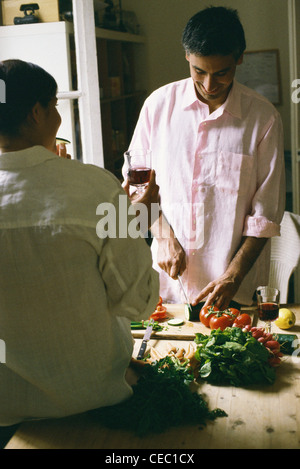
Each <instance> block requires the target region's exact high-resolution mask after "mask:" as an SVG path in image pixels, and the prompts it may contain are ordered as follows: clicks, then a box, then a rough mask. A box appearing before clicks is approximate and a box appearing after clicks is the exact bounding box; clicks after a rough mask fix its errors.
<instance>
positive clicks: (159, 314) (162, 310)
mask: <svg viewBox="0 0 300 469" xmlns="http://www.w3.org/2000/svg"><path fill="white" fill-rule="evenodd" d="M166 313H167V308H166V307H165V306H162V305H157V306H156V310H155V311H154V313H152V314H151V316H150V318H149V319H154V321H159V320H162V319H166V318H167V317H168V315H167V314H166Z"/></svg>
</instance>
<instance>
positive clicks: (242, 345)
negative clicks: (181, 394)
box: [195, 327, 276, 387]
mask: <svg viewBox="0 0 300 469" xmlns="http://www.w3.org/2000/svg"><path fill="white" fill-rule="evenodd" d="M195 342H196V344H197V345H198V346H197V350H196V352H195V358H196V359H197V360H198V361H199V376H200V378H202V379H205V380H206V381H208V382H210V383H212V384H231V385H233V386H241V387H243V386H248V385H251V384H273V383H274V381H275V378H276V374H275V370H274V368H272V367H271V366H270V364H269V359H270V353H269V351H268V350H267V348H266V347H264V345H263V344H261V343H260V342H258V340H256V339H255V338H254V337H252V334H251V333H250V332H244V331H243V330H242V329H240V328H239V327H228V328H227V329H225V330H224V331H221V330H220V329H217V330H213V331H212V332H211V334H210V335H209V336H207V335H204V334H196V338H195Z"/></svg>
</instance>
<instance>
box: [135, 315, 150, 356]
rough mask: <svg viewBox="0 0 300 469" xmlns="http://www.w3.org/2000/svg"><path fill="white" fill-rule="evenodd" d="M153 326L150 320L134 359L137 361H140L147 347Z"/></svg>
mask: <svg viewBox="0 0 300 469" xmlns="http://www.w3.org/2000/svg"><path fill="white" fill-rule="evenodd" d="M153 325H154V319H151V320H150V321H149V324H148V327H147V329H146V332H145V334H144V337H143V340H142V345H141V347H140V350H139V353H138V356H137V357H136V359H137V360H141V359H142V358H143V356H144V353H145V350H146V347H147V342H148V341H149V340H150V337H151V334H152V329H153Z"/></svg>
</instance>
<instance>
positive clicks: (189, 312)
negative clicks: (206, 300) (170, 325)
mask: <svg viewBox="0 0 300 469" xmlns="http://www.w3.org/2000/svg"><path fill="white" fill-rule="evenodd" d="M200 309H201V308H200V306H199V305H195V306H192V305H188V304H185V305H184V317H185V319H186V320H187V321H198V320H199V313H200Z"/></svg>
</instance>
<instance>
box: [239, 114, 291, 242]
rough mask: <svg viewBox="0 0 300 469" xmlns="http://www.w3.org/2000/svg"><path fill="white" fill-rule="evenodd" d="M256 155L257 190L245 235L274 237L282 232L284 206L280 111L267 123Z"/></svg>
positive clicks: (283, 168)
mask: <svg viewBox="0 0 300 469" xmlns="http://www.w3.org/2000/svg"><path fill="white" fill-rule="evenodd" d="M257 155H258V157H257V190H256V192H255V195H254V197H253V199H252V208H251V214H250V215H248V216H247V217H246V218H245V224H244V231H243V235H244V236H253V237H257V238H271V237H273V236H279V235H280V222H281V220H282V217H283V213H284V209H285V190H286V189H285V186H286V184H285V164H284V149H283V128H282V121H281V118H280V116H279V114H277V115H275V116H272V118H271V120H270V122H268V124H267V125H266V127H265V129H264V132H263V134H262V137H261V139H260V142H259V144H258V148H257Z"/></svg>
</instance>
